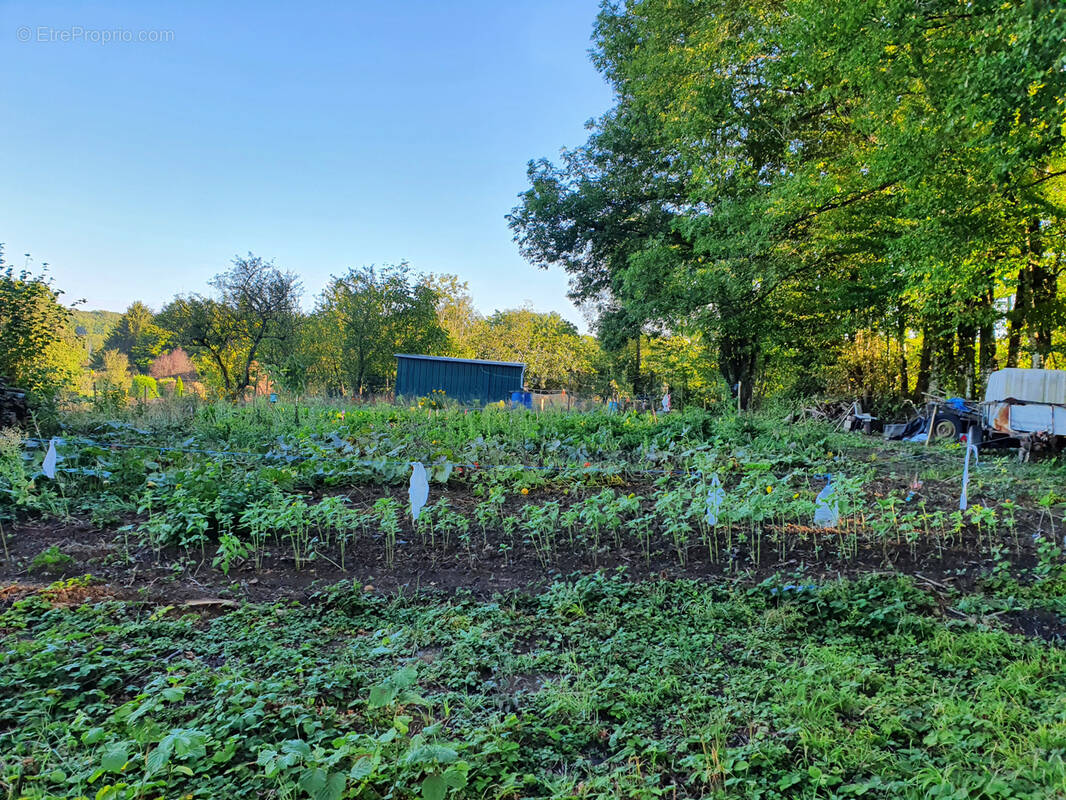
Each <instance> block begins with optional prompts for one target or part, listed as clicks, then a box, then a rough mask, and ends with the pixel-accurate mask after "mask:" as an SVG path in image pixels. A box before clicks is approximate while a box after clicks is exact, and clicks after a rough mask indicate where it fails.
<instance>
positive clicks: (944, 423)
mask: <svg viewBox="0 0 1066 800" xmlns="http://www.w3.org/2000/svg"><path fill="white" fill-rule="evenodd" d="M960 433H962V420H961V419H959V418H958V417H956V416H955V415H954V414H937V415H936V419H935V420H933V438H934V439H948V440H949V441H952V442H954V441H958V438H959V434H960Z"/></svg>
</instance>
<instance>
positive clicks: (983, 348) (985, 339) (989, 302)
mask: <svg viewBox="0 0 1066 800" xmlns="http://www.w3.org/2000/svg"><path fill="white" fill-rule="evenodd" d="M985 309H986V311H985V315H984V316H983V317H982V318H981V325H980V330H979V332H978V340H979V347H980V349H979V352H978V357H977V360H978V364H979V367H978V369H979V373H980V374H979V377H980V382H979V386H978V389H979V390H980V391H983V390H984V387H985V384H986V383H987V382H988V376H989V375H990V374H991V373H993V372H995V371H996V323H995V296H994V295H993V290H992V289H989V290H988V294H987V295H986V296H985Z"/></svg>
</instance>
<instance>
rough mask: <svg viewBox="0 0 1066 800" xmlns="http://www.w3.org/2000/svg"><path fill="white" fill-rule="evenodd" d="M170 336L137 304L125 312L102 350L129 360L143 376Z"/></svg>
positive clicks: (141, 304) (161, 351)
mask: <svg viewBox="0 0 1066 800" xmlns="http://www.w3.org/2000/svg"><path fill="white" fill-rule="evenodd" d="M170 336H171V334H170V332H169V331H167V330H164V329H163V328H161V327H160V326H159V325H157V324H156V323H155V317H154V315H153V314H152V311H151V309H149V308H148V306H146V305H145V304H144V303H142V302H140V301H137V302H135V303H133V304H131V305H130V307H129V308H127V309H126V313H124V314H123V315H122V316H121V317H119V319H118V322H117V323H116V324H115V327H114V328H113V329H112V330H111V332H110V334H109V335H108V337H107V339H106V340H105V341H104V344H103V348H104V349H108V350H117V351H119V352H120V353H125V354H126V356H128V357H129V360H130V363H131V364H132V365H133V366H134V367H136V369H137V370H138V371H139V372H141V373H142V374H144V373H147V372H148V371H149V369H150V367H151V365H152V362H153V361H154V360H155V359H157V358H158V357H159V356H160V355H161V354H162V353H163V351H164V349H165V348H166V347H167V345H168V343H169V341H170Z"/></svg>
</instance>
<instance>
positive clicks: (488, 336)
mask: <svg viewBox="0 0 1066 800" xmlns="http://www.w3.org/2000/svg"><path fill="white" fill-rule="evenodd" d="M474 349H475V354H476V356H477V357H478V358H484V359H490V360H493V361H515V362H521V363H524V364H525V365H526V383H527V384H528V385H530V386H532V387H534V388H537V389H567V388H577V387H578V386H579V385H580V384H581V383H583V382H584V380H585V378H587V376H588V373H590V372H591V369H592V357H593V355H594V353H595V350H596V344H595V341H594V340H592V339H591V337H587V336H582V335H580V334H579V333H578V330H577V328H576V327H575V326H574V325H573V324H572V323H570V322H567V321H566V320H565V319H563V318H562V317H561V316H559V314H557V313H556V312H554V311H552V312H549V313H546V314H545V313H538V312H536V311H532V310H530V309H525V308H521V309H512V310H509V311H497V312H496V313H495V314H493V315H492V316H491V317H489V318H488V319H486V320H485V322H484V324H483V325H482V326H481V327H480V329H479V330H478V333H477V335H476V336H475V344H474Z"/></svg>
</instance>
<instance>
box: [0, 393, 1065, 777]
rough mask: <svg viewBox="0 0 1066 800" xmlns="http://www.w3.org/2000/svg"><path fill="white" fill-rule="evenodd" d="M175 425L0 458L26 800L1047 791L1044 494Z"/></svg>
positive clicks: (308, 425)
mask: <svg viewBox="0 0 1066 800" xmlns="http://www.w3.org/2000/svg"><path fill="white" fill-rule="evenodd" d="M164 422H167V421H166V420H153V419H151V418H141V419H134V420H130V421H125V422H121V423H115V422H107V421H100V420H94V419H80V420H71V421H70V423H69V425H68V429H67V431H66V432H65V434H64V436H63V437H62V438H61V440H60V441H59V443H58V446H57V451H58V454H59V458H58V460H57V468H56V477H55V479H54V480H50V479H47V478H45V477H43V476H42V475H41V474H39V465H40V462H41V459H42V457H43V454H44V449H45V448H44V445H43V443H39V446H36V447H33V446H27V443H26V442H19V441H17V440H15V439H14V438H13V437H8V438H6V439H5V440H4V445H3V447H4V450H3V459H4V460H3V475H2V477H0V491H2V495H0V496H2V498H3V501H2V502H3V505H2V506H0V509H2V510H0V513H2V514H3V515H4V517H3V522H2V524H3V530H4V547H5V556H4V560H3V562H2V571H0V575H2V578H3V581H4V586H5V587H6V588H4V589H3V590H2V591H0V609H5V610H3V611H2V617H0V628H2V632H3V635H4V636H5V647H4V655H3V659H4V668H3V670H2V672H3V674H4V678H3V681H2V683H0V692H2V698H3V702H2V703H0V705H2V706H3V708H4V709H5V710H4V711H3V712H0V753H12V754H15V755H14V756H13V757H8V756H0V769H2V774H0V780H3V781H4V782H5V789H6V790H7V791H8V793H9V794H10V795H11V796H15V797H20V796H28V797H79V796H85V797H95V796H97V795H98V793H101V794H99V796H101V797H146V798H147V797H159V796H193V797H197V796H203V797H214V796H218V795H219V794H229V795H234V796H242V797H243V796H248V797H264V796H266V797H269V796H277V797H321V798H328V797H342V796H343V797H381V796H385V795H386V794H387V793H388V792H389V791H390V789H391V790H392V791H393V795H392V796H394V797H407V796H411V797H413V796H418V795H421V796H424V797H445V796H454V797H467V796H470V797H488V796H491V797H515V798H518V797H558V796H564V797H571V796H573V797H582V796H588V797H617V796H631V797H657V796H670V797H673V796H678V797H682V796H693V797H698V796H723V797H725V796H761V797H797V796H798V797H829V796H841V797H847V796H868V797H886V798H887V797H901V796H904V797H906V796H910V797H926V796H931V795H933V796H957V797H1019V796H1021V797H1024V796H1029V797H1041V798H1044V797H1055V796H1059V795H1061V794H1062V792H1063V788H1064V787H1066V773H1064V766H1063V760H1062V759H1063V754H1064V752H1066V728H1064V727H1063V721H1062V720H1063V719H1066V708H1063V707H1062V699H1061V698H1062V696H1063V689H1064V687H1063V685H1062V680H1063V677H1062V676H1063V675H1064V674H1066V669H1064V667H1066V664H1064V663H1063V659H1064V658H1066V650H1064V649H1063V647H1064V646H1063V638H1062V637H1063V635H1064V634H1066V626H1064V624H1063V621H1064V619H1066V617H1064V614H1066V568H1064V559H1063V549H1062V545H1063V535H1064V533H1066V530H1064V526H1063V520H1062V516H1063V505H1062V503H1063V497H1062V496H1061V494H1060V493H1061V492H1062V488H1061V487H1062V486H1063V485H1064V484H1066V480H1063V467H1062V466H1060V465H1057V464H1055V463H1053V462H1048V463H1043V464H1031V465H1022V466H1019V465H1017V464H1015V463H1014V462H1013V461H1010V460H1006V459H1004V460H985V461H983V462H982V463H981V464H980V465H978V467H977V468H976V469H973V470H972V471H971V483H970V487H969V502H970V505H969V508H968V509H967V510H966V511H960V510H959V508H958V502H959V490H960V488H961V487H960V472H961V462H962V453H961V451H960V450H959V449H956V448H951V447H939V448H923V447H920V446H903V447H898V448H897V447H892V448H889V447H885V446H883V445H881V444H880V443H875V442H874V441H872V440H862V439H855V438H853V437H849V436H847V435H841V434H837V433H834V432H833V431H831V430H830V429H828V428H827V427H824V426H821V425H817V424H806V425H798V426H792V427H783V426H781V425H780V423H779V422H778V421H776V420H774V419H770V418H752V417H735V416H714V415H711V414H706V413H703V412H688V413H685V414H674V415H670V416H669V417H666V418H660V419H655V418H653V417H650V416H647V415H645V416H639V415H615V416H610V415H564V414H543V415H538V414H531V413H526V412H518V413H511V412H506V411H500V410H486V411H478V412H467V411H463V410H456V409H445V410H428V411H427V410H424V409H397V408H394V407H378V408H367V409H354V410H353V409H346V410H343V411H341V410H337V409H332V408H315V409H313V410H312V411H311V413H310V415H309V416H306V417H305V418H304V419H303V420H302V421H301V422H300V423H299V424H294V423H293V422H292V415H291V414H290V413H288V412H286V411H285V410H284V409H281V410H280V411H279V413H277V414H276V415H275V414H273V413H265V414H264V413H262V411H259V412H256V411H255V410H254V409H227V408H213V407H209V408H207V409H204V410H201V412H200V413H199V414H198V416H197V417H196V418H195V419H194V420H193V421H192V422H184V423H182V424H180V425H178V424H163V423H164ZM29 444H30V445H32V444H33V443H32V442H31V443H29ZM412 461H419V462H422V463H423V464H425V465H426V466H427V472H428V474H429V476H430V492H429V498H428V504H427V505H426V506H425V508H424V510H423V512H422V513H421V514H420V516H419V518H418V520H417V521H414V520H413V519H412V518H411V515H410V513H409V507H408V491H407V489H408V480H409V476H410V472H411V466H410V464H411V462H412ZM828 475H832V486H833V492H832V494H831V495H830V498H829V500H830V501H831V502H832V505H833V509H834V511H835V512H836V515H837V516H838V521H837V523H836V524H835V525H834V526H833V527H823V526H821V525H816V524H815V523H814V517H815V510H816V506H817V504H818V495H819V494H820V493H822V492H823V489H824V488H825V486H826V483H827V480H828V479H827V476H828ZM719 486H720V487H721V492H720V493H718V492H716V491H715V490H716V489H717V488H718V487H719ZM824 501H825V498H824V494H823V502H824ZM709 512H712V513H709ZM938 792H939V793H940V795H937V794H936V793H938ZM1056 792H1058V793H1059V794H1056Z"/></svg>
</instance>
